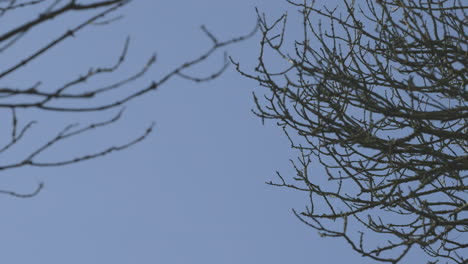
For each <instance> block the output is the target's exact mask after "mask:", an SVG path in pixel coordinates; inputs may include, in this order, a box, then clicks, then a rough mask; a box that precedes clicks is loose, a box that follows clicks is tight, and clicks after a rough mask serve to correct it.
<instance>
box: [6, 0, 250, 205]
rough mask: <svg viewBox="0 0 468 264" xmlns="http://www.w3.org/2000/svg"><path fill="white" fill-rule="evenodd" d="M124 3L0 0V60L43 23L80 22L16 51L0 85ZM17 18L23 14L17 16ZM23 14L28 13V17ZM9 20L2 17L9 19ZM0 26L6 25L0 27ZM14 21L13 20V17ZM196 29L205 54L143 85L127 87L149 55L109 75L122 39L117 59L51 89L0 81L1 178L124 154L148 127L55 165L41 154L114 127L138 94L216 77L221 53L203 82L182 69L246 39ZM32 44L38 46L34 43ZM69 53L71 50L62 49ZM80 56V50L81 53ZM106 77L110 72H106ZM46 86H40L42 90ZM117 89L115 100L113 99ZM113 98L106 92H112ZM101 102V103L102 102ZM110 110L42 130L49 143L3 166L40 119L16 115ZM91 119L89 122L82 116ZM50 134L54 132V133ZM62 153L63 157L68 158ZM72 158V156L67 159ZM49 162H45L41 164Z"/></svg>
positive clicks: (115, 15) (106, 21) (126, 0)
mask: <svg viewBox="0 0 468 264" xmlns="http://www.w3.org/2000/svg"><path fill="white" fill-rule="evenodd" d="M132 2H133V1H131V0H99V1H78V0H27V1H24V0H0V21H1V22H0V23H1V24H2V27H1V31H0V56H3V55H5V54H8V52H9V50H11V49H12V48H13V47H15V45H19V44H20V43H21V41H22V40H24V39H25V37H27V36H28V34H30V33H32V32H35V31H38V30H47V27H44V25H45V24H50V23H62V22H60V21H61V20H60V19H62V18H63V17H66V16H70V15H73V14H79V17H80V18H81V21H80V22H79V23H77V24H75V25H69V26H68V27H69V29H68V30H65V31H63V32H61V34H59V35H58V36H56V37H55V38H53V39H49V40H48V42H47V43H46V44H44V45H42V46H37V47H36V48H35V50H34V51H33V52H31V53H30V54H24V57H22V58H17V61H16V62H14V63H12V64H11V65H5V63H2V64H1V69H0V81H2V82H3V83H5V82H4V80H6V79H7V78H9V77H10V76H14V74H16V73H18V72H22V71H24V70H25V68H27V66H28V64H29V63H31V62H33V61H34V60H36V59H38V58H39V57H43V56H46V55H48V54H50V51H52V50H53V49H54V48H56V47H57V46H59V45H61V44H62V43H63V42H64V41H65V40H67V39H72V38H74V37H75V38H76V37H79V35H80V33H81V32H82V31H84V30H86V29H87V28H91V27H94V26H100V27H102V26H104V27H105V28H108V27H109V25H112V23H113V22H115V21H117V20H119V19H120V18H122V16H121V15H119V12H122V11H123V10H124V9H123V8H124V7H125V6H126V5H128V4H131V3H132ZM21 14H23V15H22V16H21V17H25V16H29V17H30V19H29V20H28V21H25V22H23V23H16V24H14V23H13V24H14V25H12V26H11V27H9V28H8V25H10V24H12V23H11V21H12V20H11V17H16V18H18V17H20V15H21ZM24 14H25V15H24ZM31 14H35V15H34V16H31ZM9 18H10V19H9ZM5 21H10V22H9V23H5ZM13 21H19V19H16V20H15V19H13ZM202 31H203V32H204V34H206V36H207V37H208V38H209V39H210V40H211V42H212V45H211V47H209V48H208V49H207V51H205V52H202V53H201V55H199V57H196V58H194V59H192V60H188V61H186V62H185V63H183V64H181V65H180V66H178V67H175V68H174V69H172V70H169V71H168V72H167V73H166V74H165V75H163V76H162V77H160V78H159V79H155V80H154V81H153V82H152V83H150V84H148V85H147V86H144V87H140V88H139V89H138V88H137V89H136V88H135V87H130V86H129V84H133V82H134V81H135V80H137V79H139V78H141V77H142V76H143V75H144V74H145V73H147V72H148V70H149V69H150V67H151V66H152V65H153V64H154V63H155V62H156V56H150V57H149V58H148V60H147V62H146V63H144V64H143V65H142V67H141V69H140V70H138V71H136V72H135V73H134V74H132V75H129V76H125V77H122V76H121V74H120V73H119V74H115V73H116V71H117V70H118V69H119V68H120V67H121V66H122V65H123V64H124V63H125V61H126V58H127V51H128V49H129V43H130V39H129V38H128V39H127V40H126V41H125V43H122V44H123V45H122V46H123V47H122V52H121V54H120V55H119V56H118V57H117V60H116V62H115V63H114V64H113V65H110V66H104V67H103V66H94V65H93V67H92V68H90V69H89V71H87V72H85V73H83V74H79V75H78V74H77V77H76V78H74V79H71V80H69V81H67V82H65V83H63V84H62V85H59V86H58V87H55V88H51V87H44V85H43V83H44V82H45V81H47V80H37V82H36V83H34V84H32V85H30V86H28V87H18V86H15V87H11V86H9V85H6V84H3V85H1V84H0V113H1V115H2V116H3V117H5V115H7V117H8V116H9V120H10V121H9V123H8V122H7V123H3V124H2V126H1V127H2V129H1V132H2V134H1V136H2V137H5V136H7V137H8V138H2V143H4V144H2V145H0V173H2V174H4V173H5V171H6V170H10V169H14V168H20V167H27V166H32V167H50V166H64V165H68V164H73V163H77V162H81V161H85V160H90V159H94V158H97V157H100V156H104V155H107V154H109V153H111V152H114V151H119V150H123V149H126V148H128V147H130V146H132V145H134V144H136V143H137V142H140V141H142V140H143V139H145V138H146V137H147V136H148V134H150V133H151V130H152V128H153V125H150V126H149V127H148V128H147V129H146V130H145V131H142V133H141V135H136V136H135V137H134V138H133V139H132V140H130V141H129V142H124V143H120V144H115V145H112V146H109V147H107V148H105V149H102V150H101V151H97V152H94V153H88V154H86V155H78V156H76V157H71V158H64V159H62V160H55V159H54V160H50V157H49V155H47V154H44V152H45V151H51V152H53V148H54V146H56V145H57V144H59V143H61V142H63V141H67V140H70V139H72V138H76V137H77V136H83V135H85V134H89V132H91V131H93V130H97V129H101V128H103V127H106V126H108V125H111V124H113V123H115V122H118V121H119V119H120V118H121V116H122V112H123V111H122V110H123V106H124V105H125V104H126V103H127V102H129V101H131V100H133V99H136V98H138V97H141V96H143V95H145V94H147V93H149V92H151V91H155V90H156V89H158V88H159V87H160V86H162V85H163V84H165V83H166V82H168V81H169V80H170V79H173V78H175V77H180V78H184V79H187V80H190V81H194V82H204V81H208V80H212V79H214V78H217V77H218V76H219V75H221V74H222V73H223V71H224V70H225V69H226V66H227V65H228V63H227V59H226V55H225V60H224V62H225V63H224V66H223V67H221V68H220V69H218V70H217V71H216V72H213V73H212V74H210V75H209V76H208V77H198V76H190V75H188V74H186V73H185V72H186V70H187V69H190V68H193V67H196V66H197V65H198V64H199V63H201V62H203V61H205V60H206V59H207V58H209V57H211V56H213V54H215V53H216V51H218V50H220V49H222V48H224V47H226V46H227V45H230V44H233V43H236V42H239V41H242V40H244V39H245V38H248V37H249V36H250V35H251V34H253V33H251V34H249V35H246V36H242V37H238V38H233V39H230V40H227V41H219V40H218V39H217V38H216V37H215V36H214V35H213V34H212V33H210V32H209V31H208V30H207V29H205V28H204V27H202ZM38 43H40V42H38ZM70 52H76V51H70ZM82 52H86V49H84V50H82ZM112 74H113V75H112ZM103 75H111V76H113V77H112V79H113V82H112V83H109V84H107V85H104V86H101V87H95V85H93V86H91V84H93V81H94V80H95V79H96V78H99V77H100V76H103ZM85 83H86V85H87V86H85V87H92V88H89V89H82V88H77V87H79V86H80V85H81V86H83V85H84V84H85ZM46 86H47V85H46ZM116 92H118V94H120V95H121V96H120V97H117V98H116V97H115V93H116ZM112 94H113V95H112ZM103 98H104V99H103ZM112 109H114V110H115V109H117V111H116V112H117V114H116V115H114V116H113V117H112V118H110V119H108V120H104V121H101V122H97V123H90V124H83V125H81V124H79V123H73V124H70V125H68V126H66V127H63V129H61V130H60V131H56V132H54V131H50V132H51V135H52V136H50V138H47V139H44V138H38V137H37V138H35V139H34V141H40V140H41V139H42V140H44V141H43V142H42V143H41V145H39V146H38V147H37V148H36V149H34V150H33V151H31V152H29V153H27V154H26V155H24V156H22V157H16V159H14V160H15V161H12V162H6V159H5V157H6V156H5V155H8V151H10V150H12V149H14V148H15V147H16V146H17V145H20V144H21V143H22V142H23V141H24V140H26V139H27V138H34V137H35V135H34V133H33V132H31V128H32V127H33V126H34V124H35V123H38V122H40V121H41V120H33V121H25V120H22V117H24V115H26V114H28V113H30V112H34V113H36V112H41V111H42V112H55V113H63V114H66V115H67V119H71V120H73V118H74V117H75V115H76V113H82V114H85V115H88V116H89V117H95V116H96V115H97V114H98V113H102V112H105V111H108V110H112ZM90 119H91V118H90ZM54 134H55V135H54ZM68 154H70V153H68ZM70 155H73V154H70ZM48 159H49V160H48ZM42 186H43V184H42V183H41V184H39V185H38V187H37V189H36V191H34V192H32V193H28V194H21V193H17V192H15V191H12V190H0V193H2V194H8V195H13V196H16V197H31V196H34V195H36V194H37V193H38V192H39V191H40V190H41V188H42Z"/></svg>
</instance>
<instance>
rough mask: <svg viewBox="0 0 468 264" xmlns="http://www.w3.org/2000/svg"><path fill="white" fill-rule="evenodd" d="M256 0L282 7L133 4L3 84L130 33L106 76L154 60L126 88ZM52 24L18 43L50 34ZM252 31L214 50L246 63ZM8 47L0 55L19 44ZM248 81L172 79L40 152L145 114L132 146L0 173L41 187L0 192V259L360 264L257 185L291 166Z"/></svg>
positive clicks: (74, 149) (51, 129)
mask: <svg viewBox="0 0 468 264" xmlns="http://www.w3.org/2000/svg"><path fill="white" fill-rule="evenodd" d="M256 6H257V7H258V8H259V9H260V10H261V11H265V12H266V13H267V14H271V17H272V19H273V18H276V17H277V16H278V15H280V14H281V13H283V12H284V11H286V10H288V11H289V12H290V13H291V14H294V13H295V12H296V11H295V10H294V8H292V9H291V7H290V6H289V5H288V4H287V3H286V1H281V0H270V1H260V0H257V1H253V0H237V1H232V0H231V1H227V0H197V1H192V0H182V1H169V0H161V1H152V0H146V1H142V0H140V1H134V2H133V3H131V4H130V5H129V6H127V7H126V8H125V9H122V11H121V12H122V13H123V14H124V15H125V18H124V19H122V20H120V21H118V22H116V23H115V24H113V25H110V26H108V27H100V28H92V29H89V30H87V31H84V32H83V33H81V34H79V35H78V36H77V37H76V38H74V39H72V40H68V41H67V42H65V44H64V45H61V46H60V47H58V48H57V49H55V50H54V51H52V52H50V54H49V55H48V56H45V57H43V58H41V59H40V60H38V61H37V62H35V63H32V64H31V65H29V66H28V68H27V71H24V75H20V74H19V75H16V76H15V78H16V79H15V80H12V81H16V80H17V81H25V82H30V83H34V82H35V81H38V80H42V81H44V83H47V85H57V84H59V83H63V82H64V81H66V80H68V79H70V78H72V77H73V76H76V75H77V74H78V73H79V72H85V71H86V70H87V69H88V67H89V66H92V65H96V64H98V63H99V62H101V63H103V64H109V63H112V62H113V61H114V58H115V57H116V56H118V55H119V52H120V50H121V47H122V43H123V41H124V40H125V38H126V36H127V35H130V36H131V37H132V41H131V46H130V50H129V59H128V60H127V62H126V64H125V67H124V70H123V71H121V72H120V73H119V74H122V75H125V74H130V73H132V72H134V71H136V70H137V69H139V68H140V67H141V65H143V64H144V62H145V61H146V59H147V58H148V57H149V56H151V54H153V53H154V52H156V53H157V55H158V62H157V64H156V65H155V67H153V69H152V70H151V72H149V73H148V74H147V75H146V76H145V77H144V78H142V79H141V80H139V81H138V82H135V83H134V84H132V85H133V86H136V87H140V86H142V85H145V84H148V83H150V82H151V80H153V79H157V78H158V77H160V76H162V75H163V74H164V73H167V72H168V71H170V70H171V69H172V68H173V67H175V66H176V65H178V64H180V63H183V62H184V61H185V60H187V59H191V58H193V57H195V56H197V55H198V54H200V53H201V52H202V51H204V50H205V49H207V48H208V47H209V45H210V42H209V39H208V38H206V36H204V35H203V33H202V32H201V30H200V26H201V25H206V26H207V28H208V29H210V30H211V31H212V32H213V33H214V34H215V35H216V36H217V37H218V38H219V39H220V40H223V39H227V38H230V37H233V36H236V35H240V34H244V33H246V32H248V31H250V30H251V29H252V27H253V25H254V24H255V21H256V14H255V10H254V8H255V7H256ZM76 18H77V17H73V18H71V20H70V21H73V19H76ZM18 21H19V20H18ZM54 22H57V21H53V22H52V23H50V26H49V27H50V31H49V30H45V31H43V33H41V35H36V36H34V35H33V36H32V37H31V39H30V42H29V44H34V43H36V41H37V42H40V41H43V40H47V38H50V37H51V36H54V34H56V33H57V32H58V31H54V29H56V28H55V27H56V25H55V24H53V23H54ZM64 25H65V24H63V25H61V26H64ZM65 26H66V25H65ZM298 30H300V28H299V27H298ZM48 32H50V35H49V33H48ZM54 32H55V33H54ZM293 34H294V33H293ZM258 39H259V36H258V35H257V36H256V37H254V38H253V39H251V40H249V41H246V42H244V43H241V44H238V45H236V46H233V47H230V48H229V49H228V52H229V53H230V55H232V56H233V57H234V58H236V60H238V61H241V62H244V63H245V66H246V67H247V68H248V67H250V70H252V65H253V63H254V62H255V58H256V56H257V52H258V47H259V45H258ZM29 44H25V45H26V46H27V45H29ZM26 46H25V49H27V47H26ZM15 52H16V53H15V54H12V55H11V56H13V57H15V56H19V54H21V52H22V50H16V51H15ZM221 64H222V53H219V54H217V56H215V57H213V58H212V59H211V60H209V61H208V62H207V63H205V64H204V65H203V67H200V68H198V69H197V70H196V71H195V72H199V73H209V72H210V69H211V70H212V69H216V68H217V66H219V65H221ZM118 77H120V76H119V75H117V76H116V75H114V78H118ZM102 81H103V82H104V81H106V80H102ZM258 89H261V88H259V87H258V85H257V84H256V83H254V82H251V81H249V80H246V79H243V78H241V77H240V76H239V75H238V74H237V73H236V72H235V70H234V68H233V67H230V68H229V69H228V71H227V72H226V73H225V74H224V75H223V76H222V77H221V78H219V79H217V80H214V81H211V82H208V83H201V84H194V83H190V82H188V81H185V80H175V79H174V80H172V81H170V82H169V83H167V84H166V85H165V86H162V87H160V88H159V89H158V90H157V91H156V92H154V93H151V94H148V95H146V96H144V97H142V98H139V99H137V100H135V101H133V102H131V103H129V104H128V105H127V108H126V109H127V110H126V114H125V116H124V118H123V120H122V121H121V122H120V123H119V124H117V125H114V126H112V127H110V128H109V129H107V130H104V131H102V132H96V133H94V134H91V135H90V136H87V137H83V138H79V139H77V140H74V141H72V142H68V143H66V144H63V145H61V146H58V147H57V148H55V149H53V150H50V151H49V152H48V156H45V157H49V158H50V159H60V158H61V157H73V156H75V155H77V154H79V153H86V152H89V151H90V150H93V149H94V147H96V146H100V144H105V143H118V142H124V141H126V140H128V139H130V138H131V137H132V136H134V135H136V134H138V133H139V132H141V131H143V130H144V129H145V128H146V127H147V125H148V124H150V123H151V122H153V121H154V122H156V129H155V131H154V133H153V134H151V135H150V136H149V137H148V138H147V139H146V140H145V141H144V142H142V143H140V144H138V145H135V146H133V147H132V148H130V149H128V150H126V151H124V152H119V153H115V154H113V155H109V156H106V157H103V158H99V159H95V160H91V161H88V162H83V163H79V164H75V165H71V166H67V167H60V168H47V169H37V168H25V169H19V170H11V171H8V172H5V173H2V174H0V175H1V178H0V184H1V186H2V187H5V188H9V189H13V190H17V191H25V192H26V191H28V190H32V189H34V187H35V184H37V182H39V181H43V182H44V183H45V188H44V189H43V191H42V192H41V193H40V195H38V196H37V197H34V198H33V199H17V198H13V197H9V196H0V207H1V208H2V209H1V216H2V217H1V221H0V223H1V224H0V263H8V264H23V263H47V264H56V263H57V264H59V263H60V264H62V263H67V264H83V263H86V264H98V263H99V264H102V263H112V264H130V263H164V264H188V263H195V264H201V263H203V264H206V263H227V264H228V263H232V264H234V263H236V264H237V263H243V264H254V263H268V264H280V263H281V264H283V263H295V264H302V263H304V264H305V263H316V264H326V263H359V264H366V263H373V262H372V261H370V260H367V259H363V258H361V257H360V256H358V255H356V254H355V253H354V252H353V251H352V250H351V249H349V248H348V246H347V245H346V244H345V242H344V241H342V240H338V239H331V238H328V239H322V238H320V236H319V235H318V234H317V232H316V231H314V230H312V229H310V228H308V227H306V226H305V225H303V224H302V223H300V222H299V221H298V220H297V219H296V218H295V217H294V216H293V214H292V212H291V209H292V208H297V209H299V210H300V209H302V208H303V207H304V206H305V205H307V203H306V202H307V197H306V196H303V195H302V194H299V193H295V192H293V191H289V190H286V189H278V188H274V187H271V186H268V185H266V184H265V182H266V181H270V180H275V171H276V170H279V171H281V172H282V173H283V174H285V175H287V174H288V173H289V174H291V173H293V171H292V168H291V166H290V163H289V161H288V159H289V158H294V153H293V152H292V151H291V150H290V148H289V143H288V141H287V139H286V138H285V137H284V136H283V134H282V132H281V130H280V129H279V128H277V127H275V126H274V124H273V123H267V124H265V125H262V123H261V120H259V119H258V118H256V117H255V116H254V115H253V114H252V113H251V111H250V110H251V108H252V107H253V100H252V96H251V93H252V91H254V90H258ZM112 113H115V111H114V112H113V111H110V112H109V113H108V115H107V116H110V115H112ZM34 115H35V114H32V115H31V116H30V118H36V117H35V116H34ZM101 117H102V116H101ZM104 117H106V115H104ZM77 118H81V120H82V121H83V122H86V121H88V120H86V119H84V118H83V117H77ZM66 121H68V122H69V120H68V119H63V118H57V119H56V120H55V119H48V120H44V121H42V123H41V124H42V126H38V128H37V130H36V133H37V134H35V135H37V136H36V138H35V139H34V140H33V141H34V142H37V141H39V140H41V139H43V137H46V136H47V135H50V133H56V132H58V129H59V125H63V124H66ZM415 259H417V257H416V258H415ZM408 263H409V262H408Z"/></svg>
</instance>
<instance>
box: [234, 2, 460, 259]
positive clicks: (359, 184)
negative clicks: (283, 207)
mask: <svg viewBox="0 0 468 264" xmlns="http://www.w3.org/2000/svg"><path fill="white" fill-rule="evenodd" d="M288 2H289V3H290V4H291V5H293V6H294V7H295V8H298V9H299V13H300V15H301V21H302V27H300V25H298V24H294V25H293V27H296V29H297V28H301V30H300V31H299V33H298V31H297V30H296V31H292V32H291V31H290V28H288V26H289V24H288V23H287V19H288V15H287V14H284V15H283V16H281V17H280V18H279V19H277V20H274V21H272V22H271V23H268V21H267V18H266V15H265V14H260V13H259V18H260V20H261V30H262V32H263V37H262V39H261V43H260V55H259V59H258V65H257V67H256V68H255V73H249V72H247V71H245V70H241V67H240V65H239V64H238V63H235V64H236V65H237V69H238V70H239V72H240V73H241V74H243V75H244V76H246V77H248V78H251V79H253V80H255V81H257V82H258V83H259V84H260V86H263V87H266V88H267V91H268V92H267V93H266V94H265V95H264V96H257V95H254V99H255V103H256V105H257V108H256V110H255V111H254V112H255V113H256V114H257V115H258V116H259V117H261V118H262V119H273V120H277V122H278V123H277V124H278V125H279V126H280V127H282V128H283V129H284V131H285V133H286V135H287V137H288V138H289V139H290V142H291V146H292V148H294V149H296V150H298V153H300V155H299V157H298V159H297V160H292V163H293V165H294V168H295V171H296V173H297V174H296V175H295V176H294V177H292V181H291V180H288V178H287V177H284V176H283V175H281V174H280V173H278V176H279V182H275V183H274V182H270V183H269V184H272V185H275V186H284V187H287V188H292V189H295V190H298V191H302V192H305V193H307V194H308V197H309V198H310V206H308V207H306V209H305V210H304V211H302V212H296V211H294V213H295V214H296V215H297V217H299V219H300V220H301V221H302V222H304V223H305V224H307V225H309V226H310V227H312V228H313V229H315V230H317V231H318V232H319V234H320V236H322V237H338V238H342V239H344V240H345V241H346V242H347V243H349V245H350V246H351V247H352V248H353V249H354V250H355V251H357V252H358V253H360V254H362V255H363V256H365V257H369V258H372V259H374V260H376V261H378V262H389V263H400V262H401V261H402V260H403V259H404V257H405V256H407V253H408V252H409V251H410V249H414V248H415V249H416V250H417V249H422V250H423V251H424V252H425V253H427V259H428V263H460V264H461V263H467V257H466V253H467V252H468V251H467V250H466V247H467V246H468V244H467V237H466V235H467V232H468V204H467V195H468V192H467V190H468V187H467V182H466V181H467V170H468V155H467V152H468V125H467V119H468V105H467V101H468V93H467V89H466V86H467V79H468V72H467V64H468V39H467V35H466V30H467V26H468V17H467V14H466V12H467V10H468V6H466V5H464V4H466V2H464V1H461V0H460V1H459V0H387V1H384V0H379V1H377V0H376V1H372V0H362V1H359V0H345V1H342V2H341V1H339V5H338V6H337V7H333V8H331V7H327V6H322V4H323V3H324V2H321V1H307V0H303V1H298V2H294V1H288ZM296 21H298V20H296ZM288 32H291V34H296V35H293V36H295V37H292V38H293V39H295V41H294V42H293V43H292V44H290V42H289V41H288V40H289V39H290V37H289V36H287V34H288ZM281 66H284V68H283V69H281V68H280V67H281ZM313 162H315V164H318V165H320V166H319V167H321V168H323V169H324V170H323V172H321V171H320V170H319V167H316V166H314V167H313V166H312V163H313Z"/></svg>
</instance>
